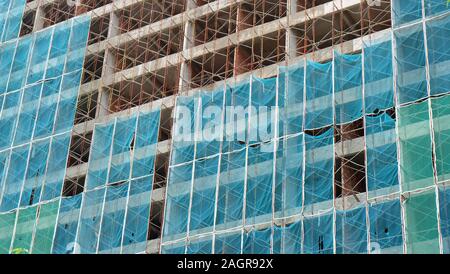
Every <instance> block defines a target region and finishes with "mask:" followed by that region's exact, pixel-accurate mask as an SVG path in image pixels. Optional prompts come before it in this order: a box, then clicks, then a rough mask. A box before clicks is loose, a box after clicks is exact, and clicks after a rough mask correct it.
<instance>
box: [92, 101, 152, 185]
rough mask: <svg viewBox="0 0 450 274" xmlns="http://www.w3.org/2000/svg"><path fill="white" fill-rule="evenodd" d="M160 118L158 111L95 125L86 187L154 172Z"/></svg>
mask: <svg viewBox="0 0 450 274" xmlns="http://www.w3.org/2000/svg"><path fill="white" fill-rule="evenodd" d="M159 119H160V111H159V110H158V111H154V112H149V113H148V112H140V113H139V114H138V115H135V116H130V117H124V118H117V119H116V120H114V121H113V122H110V123H107V124H99V125H96V127H95V130H94V135H93V138H94V140H93V144H92V148H91V156H90V161H89V168H88V174H87V189H89V190H91V189H94V188H96V187H100V186H104V185H105V184H106V183H108V184H111V183H118V182H123V181H126V180H129V179H131V178H140V177H144V176H148V175H151V174H153V173H154V168H155V167H154V166H155V155H156V146H157V142H158V128H159V127H158V126H159ZM132 149H134V151H133V153H132V152H131V150H132ZM132 155H133V156H132ZM132 157H133V159H132ZM132 167H133V168H132Z"/></svg>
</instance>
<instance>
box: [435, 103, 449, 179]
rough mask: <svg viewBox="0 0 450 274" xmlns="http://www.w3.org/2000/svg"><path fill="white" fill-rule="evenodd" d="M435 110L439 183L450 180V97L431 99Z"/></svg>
mask: <svg viewBox="0 0 450 274" xmlns="http://www.w3.org/2000/svg"><path fill="white" fill-rule="evenodd" d="M431 108H432V110H433V130H434V144H435V146H434V150H435V153H436V172H437V178H438V181H440V182H442V181H447V180H449V179H450V159H449V158H448V155H449V153H450V127H449V123H448V121H449V120H448V119H449V117H450V116H449V115H450V96H444V97H440V98H433V99H431Z"/></svg>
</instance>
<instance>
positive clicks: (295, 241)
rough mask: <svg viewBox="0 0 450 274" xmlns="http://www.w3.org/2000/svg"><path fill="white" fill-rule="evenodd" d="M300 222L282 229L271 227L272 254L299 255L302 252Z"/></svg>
mask: <svg viewBox="0 0 450 274" xmlns="http://www.w3.org/2000/svg"><path fill="white" fill-rule="evenodd" d="M302 235H303V233H302V222H301V221H297V222H294V223H291V224H287V225H285V226H283V227H278V226H274V227H273V253H274V254H300V253H301V252H302Z"/></svg>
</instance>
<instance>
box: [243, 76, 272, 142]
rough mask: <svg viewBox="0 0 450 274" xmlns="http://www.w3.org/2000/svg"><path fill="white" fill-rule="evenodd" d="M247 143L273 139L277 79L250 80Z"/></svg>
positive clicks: (254, 78) (255, 78)
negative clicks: (248, 134)
mask: <svg viewBox="0 0 450 274" xmlns="http://www.w3.org/2000/svg"><path fill="white" fill-rule="evenodd" d="M252 79H253V81H252V91H251V93H252V96H251V107H252V108H251V110H250V112H251V113H250V115H251V116H250V136H249V138H250V139H249V143H250V144H255V143H260V142H267V141H270V140H271V139H273V137H275V126H276V124H275V113H276V112H275V107H276V106H277V102H276V95H277V78H268V79H261V78H257V77H253V78H252Z"/></svg>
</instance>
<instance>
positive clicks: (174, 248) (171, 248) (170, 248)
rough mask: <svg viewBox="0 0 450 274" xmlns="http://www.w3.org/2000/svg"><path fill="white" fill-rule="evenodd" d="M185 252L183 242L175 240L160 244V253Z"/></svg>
mask: <svg viewBox="0 0 450 274" xmlns="http://www.w3.org/2000/svg"><path fill="white" fill-rule="evenodd" d="M185 253H186V245H185V242H176V243H171V244H165V245H162V246H161V254H185Z"/></svg>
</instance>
